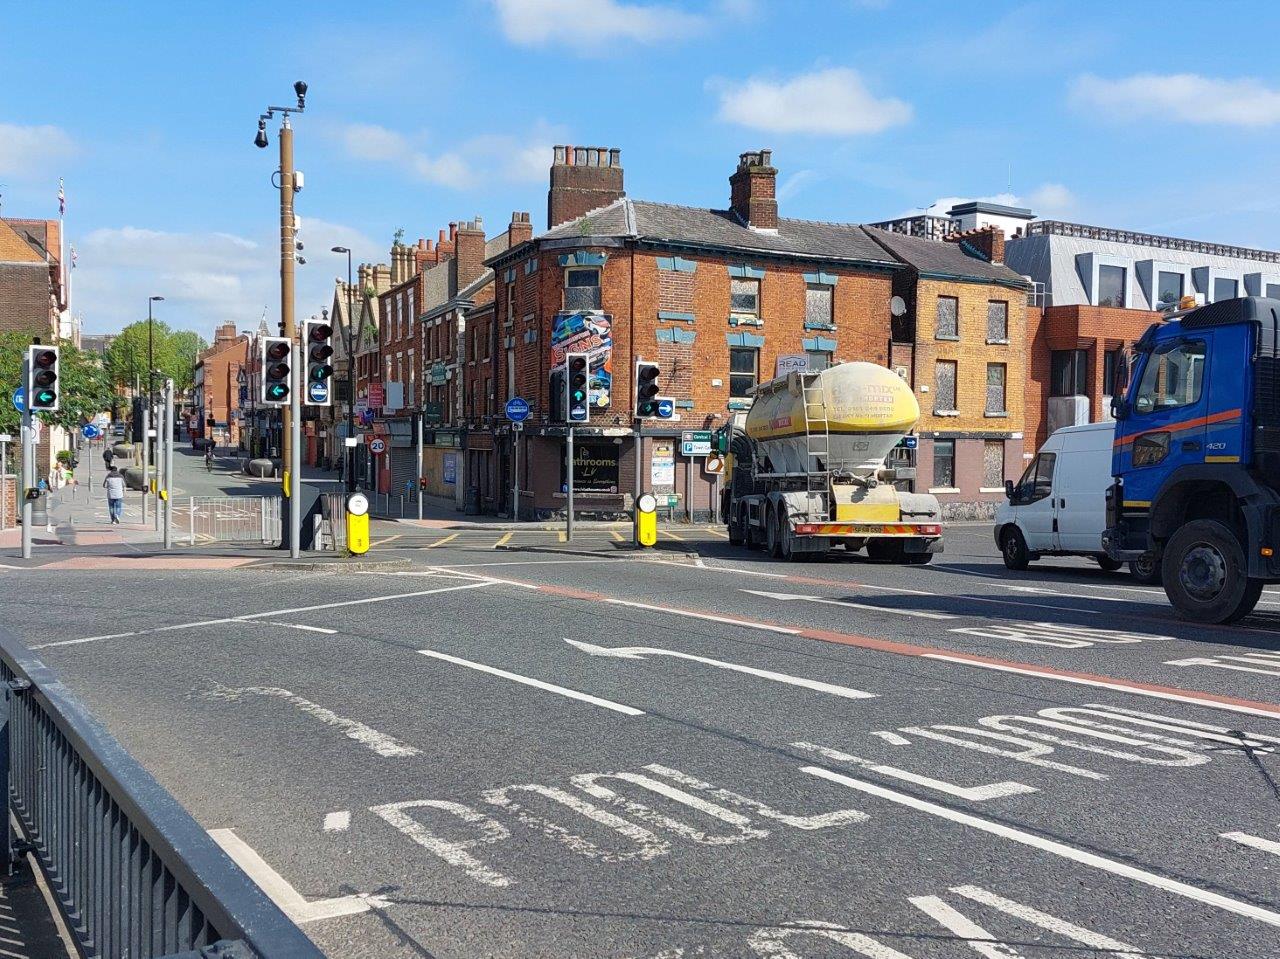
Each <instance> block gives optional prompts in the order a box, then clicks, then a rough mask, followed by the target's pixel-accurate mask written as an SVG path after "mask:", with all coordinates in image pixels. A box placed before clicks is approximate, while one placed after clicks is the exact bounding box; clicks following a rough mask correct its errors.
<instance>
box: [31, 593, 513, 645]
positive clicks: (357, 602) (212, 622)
mask: <svg viewBox="0 0 1280 959" xmlns="http://www.w3.org/2000/svg"><path fill="white" fill-rule="evenodd" d="M496 582H498V581H497V580H488V579H486V580H483V581H479V582H467V583H463V584H462V585H460V586H442V587H440V588H438V589H421V590H417V591H415V592H412V593H393V594H391V595H390V596H366V597H365V598H363V599H346V600H342V601H340V602H336V603H318V604H316V605H315V606H294V607H291V608H290V609H273V610H270V611H268V612H265V613H247V614H246V615H244V616H224V617H223V618H221V619H199V620H196V621H195V622H191V623H175V624H173V625H171V626H154V627H152V628H150V629H137V630H134V631H132V632H128V633H107V634H106V635H103V636H85V637H84V638H82V639H63V640H59V641H58V642H56V643H41V644H39V645H37V646H31V647H29V648H30V649H51V648H53V647H55V646H78V645H80V644H82V643H96V642H98V640H102V639H122V638H124V637H126V636H147V635H150V634H152V633H168V632H172V631H174V630H178V629H196V628H198V627H200V626H221V625H223V624H224V623H243V622H248V621H249V620H255V619H266V618H267V617H269V616H287V615H290V614H292V613H310V612H314V611H316V610H318V609H338V608H339V607H342V606H361V605H366V604H368V603H385V602H389V601H391V600H394V599H414V598H415V597H418V596H434V595H436V594H437V593H450V592H453V591H454V590H459V589H480V588H481V587H484V586H492V585H494V584H495V583H496Z"/></svg>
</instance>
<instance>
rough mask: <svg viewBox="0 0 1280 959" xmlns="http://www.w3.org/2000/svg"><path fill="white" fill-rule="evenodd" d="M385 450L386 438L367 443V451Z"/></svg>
mask: <svg viewBox="0 0 1280 959" xmlns="http://www.w3.org/2000/svg"><path fill="white" fill-rule="evenodd" d="M386 451H387V441H386V440H373V441H371V442H370V443H369V452H370V453H373V454H375V455H376V454H378V453H385V452H386Z"/></svg>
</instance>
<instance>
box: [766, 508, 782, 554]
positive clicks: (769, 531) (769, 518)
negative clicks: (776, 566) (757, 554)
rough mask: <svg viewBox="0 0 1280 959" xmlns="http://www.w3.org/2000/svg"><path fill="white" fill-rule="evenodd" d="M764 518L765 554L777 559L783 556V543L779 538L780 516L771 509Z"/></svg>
mask: <svg viewBox="0 0 1280 959" xmlns="http://www.w3.org/2000/svg"><path fill="white" fill-rule="evenodd" d="M764 516H765V520H764V529H765V552H767V553H768V554H769V555H770V556H772V557H773V558H774V559H777V558H778V557H779V556H781V555H782V543H781V541H780V538H779V536H778V514H777V511H776V510H773V509H770V510H769V511H768V512H767V513H765V514H764Z"/></svg>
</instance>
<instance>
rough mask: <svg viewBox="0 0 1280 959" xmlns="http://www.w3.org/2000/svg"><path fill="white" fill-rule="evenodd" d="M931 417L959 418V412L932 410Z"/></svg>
mask: <svg viewBox="0 0 1280 959" xmlns="http://www.w3.org/2000/svg"><path fill="white" fill-rule="evenodd" d="M933 415H934V416H959V415H960V411H959V410H934V411H933Z"/></svg>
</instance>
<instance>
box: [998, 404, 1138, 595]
mask: <svg viewBox="0 0 1280 959" xmlns="http://www.w3.org/2000/svg"><path fill="white" fill-rule="evenodd" d="M1114 438H1115V424H1114V423H1086V424H1084V425H1083V426H1068V427H1064V428H1063V429H1060V430H1058V431H1056V432H1055V433H1053V435H1051V436H1050V437H1049V439H1048V440H1047V441H1046V442H1045V444H1044V447H1043V448H1042V449H1041V450H1040V452H1039V453H1037V454H1036V458H1035V459H1033V460H1032V461H1031V464H1030V465H1029V466H1028V467H1027V470H1026V472H1025V473H1023V474H1022V479H1020V480H1019V481H1018V482H1017V483H1014V482H1013V481H1012V480H1009V481H1006V483H1005V495H1006V497H1007V498H1008V502H1007V503H1001V504H1000V506H999V507H998V508H997V509H996V529H995V535H996V545H997V546H999V547H1000V553H1001V555H1002V556H1003V557H1004V564H1005V566H1007V567H1008V568H1009V569H1015V570H1016V569H1026V568H1027V564H1028V563H1030V562H1031V561H1032V560H1036V559H1039V558H1040V557H1041V556H1091V557H1093V558H1094V559H1095V560H1097V562H1098V565H1099V566H1101V567H1102V568H1103V569H1105V570H1117V569H1119V568H1120V565H1121V564H1120V563H1119V562H1117V561H1116V560H1113V559H1111V558H1110V557H1109V556H1107V554H1106V553H1105V552H1103V549H1102V531H1103V530H1104V529H1106V526H1107V500H1106V494H1107V487H1108V486H1110V485H1111V444H1112V440H1113V439H1114ZM1129 569H1130V571H1131V572H1132V573H1133V575H1134V576H1136V577H1137V578H1138V579H1139V580H1142V581H1143V582H1147V583H1152V582H1159V577H1160V570H1159V566H1158V565H1157V564H1155V563H1152V562H1148V561H1147V559H1146V557H1144V558H1143V559H1141V560H1138V561H1136V562H1133V563H1130V564H1129Z"/></svg>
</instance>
